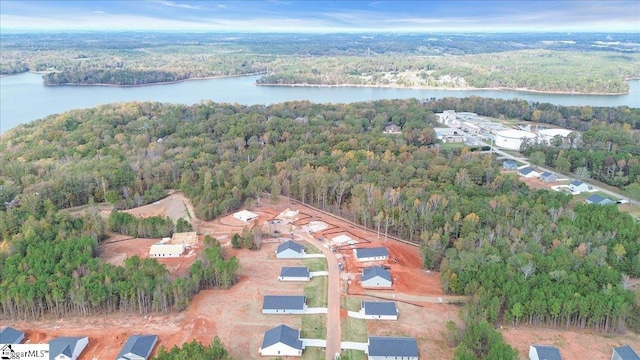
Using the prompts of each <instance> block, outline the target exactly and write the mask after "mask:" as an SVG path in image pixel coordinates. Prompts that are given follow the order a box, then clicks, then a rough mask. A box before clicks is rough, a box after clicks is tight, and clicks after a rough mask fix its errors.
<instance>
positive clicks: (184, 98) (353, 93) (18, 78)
mask: <svg viewBox="0 0 640 360" xmlns="http://www.w3.org/2000/svg"><path fill="white" fill-rule="evenodd" d="M257 78H258V76H247V77H235V78H223V79H208V80H194V81H185V82H180V83H175V84H166V85H151V86H141V87H106V86H44V85H43V84H42V75H39V74H31V73H24V74H19V75H12V76H4V77H0V133H1V132H4V131H6V130H9V129H11V128H13V127H15V126H17V125H19V124H23V123H26V122H29V121H32V120H36V119H40V118H43V117H45V116H47V115H50V114H56V113H61V112H64V111H67V110H71V109H76V108H87V107H93V106H96V105H101V104H108V103H112V102H122V101H136V100H137V101H158V102H170V103H177V104H189V105H190V104H195V103H198V102H200V101H201V100H207V99H210V100H212V101H214V102H230V103H239V104H244V105H253V104H264V105H269V104H274V103H279V102H284V101H292V100H309V101H311V102H315V103H350V102H356V101H369V100H381V99H407V98H418V99H429V98H438V99H439V98H443V97H447V96H453V97H466V96H472V95H476V96H483V97H490V98H501V99H513V98H520V99H524V100H527V101H537V102H548V103H552V104H558V105H591V106H619V105H627V106H630V107H640V80H632V81H630V82H629V85H630V92H629V94H626V95H619V96H618V95H615V96H601V95H558V94H536V93H528V92H522V91H506V90H505V91H498V90H465V91H462V90H413V89H385V88H359V87H340V88H326V87H325V88H323V87H279V86H255V85H254V83H255V81H256V79H257Z"/></svg>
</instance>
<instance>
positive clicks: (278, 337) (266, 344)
mask: <svg viewBox="0 0 640 360" xmlns="http://www.w3.org/2000/svg"><path fill="white" fill-rule="evenodd" d="M303 350H304V344H303V342H302V340H300V330H296V329H292V328H290V327H288V326H286V325H280V326H277V327H275V328H273V329H271V330H267V331H266V332H265V333H264V338H263V339H262V346H260V355H262V356H280V357H283V356H302V351H303Z"/></svg>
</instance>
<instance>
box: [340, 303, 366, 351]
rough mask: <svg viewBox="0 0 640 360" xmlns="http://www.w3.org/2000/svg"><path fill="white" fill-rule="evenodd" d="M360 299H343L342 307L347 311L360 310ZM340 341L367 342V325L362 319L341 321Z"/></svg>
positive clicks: (349, 318)
mask: <svg viewBox="0 0 640 360" xmlns="http://www.w3.org/2000/svg"><path fill="white" fill-rule="evenodd" d="M360 302H361V300H360V299H356V298H343V299H342V307H343V308H345V309H347V310H349V311H358V310H360ZM342 341H355V342H367V324H366V323H365V321H364V320H363V319H354V318H351V317H347V318H346V319H344V320H343V321H342Z"/></svg>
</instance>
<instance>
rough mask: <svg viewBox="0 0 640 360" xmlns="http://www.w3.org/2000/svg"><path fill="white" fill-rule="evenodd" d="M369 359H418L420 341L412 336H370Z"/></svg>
mask: <svg viewBox="0 0 640 360" xmlns="http://www.w3.org/2000/svg"><path fill="white" fill-rule="evenodd" d="M367 343H368V346H367V359H368V360H396V359H401V360H418V357H419V354H418V342H417V341H416V339H415V338H410V337H386V336H369V340H368V342H367Z"/></svg>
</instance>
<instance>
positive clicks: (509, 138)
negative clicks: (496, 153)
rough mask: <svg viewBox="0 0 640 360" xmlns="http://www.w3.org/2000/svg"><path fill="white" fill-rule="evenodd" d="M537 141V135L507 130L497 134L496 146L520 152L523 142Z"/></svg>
mask: <svg viewBox="0 0 640 360" xmlns="http://www.w3.org/2000/svg"><path fill="white" fill-rule="evenodd" d="M525 140H530V141H533V142H535V141H536V134H534V133H530V132H528V131H523V130H515V129H507V130H502V131H498V132H496V134H495V145H496V146H498V147H501V148H503V149H509V150H520V147H521V146H522V143H523V141H525Z"/></svg>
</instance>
